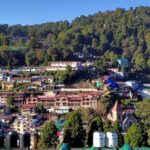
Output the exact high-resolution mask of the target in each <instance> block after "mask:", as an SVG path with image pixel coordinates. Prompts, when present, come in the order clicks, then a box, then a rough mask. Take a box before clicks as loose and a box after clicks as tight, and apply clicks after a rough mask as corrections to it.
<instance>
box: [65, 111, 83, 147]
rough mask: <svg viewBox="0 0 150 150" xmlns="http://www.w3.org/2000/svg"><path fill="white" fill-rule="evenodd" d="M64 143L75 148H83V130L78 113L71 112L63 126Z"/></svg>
mask: <svg viewBox="0 0 150 150" xmlns="http://www.w3.org/2000/svg"><path fill="white" fill-rule="evenodd" d="M64 142H65V143H69V144H70V146H71V147H75V148H76V147H83V146H84V142H85V130H84V129H83V124H82V120H81V114H80V112H79V111H74V112H72V113H71V114H70V116H69V117H68V120H67V121H66V123H65V125H64Z"/></svg>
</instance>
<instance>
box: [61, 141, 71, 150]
mask: <svg viewBox="0 0 150 150" xmlns="http://www.w3.org/2000/svg"><path fill="white" fill-rule="evenodd" d="M59 150H71V148H70V146H69V144H68V143H63V144H62V145H61V147H60V149H59Z"/></svg>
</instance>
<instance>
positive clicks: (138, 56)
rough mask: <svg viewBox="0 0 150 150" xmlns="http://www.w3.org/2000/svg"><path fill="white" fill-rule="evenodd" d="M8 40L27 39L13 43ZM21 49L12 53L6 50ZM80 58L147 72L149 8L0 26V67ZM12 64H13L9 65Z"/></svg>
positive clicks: (149, 30)
mask: <svg viewBox="0 0 150 150" xmlns="http://www.w3.org/2000/svg"><path fill="white" fill-rule="evenodd" d="M10 37H28V38H29V42H25V41H23V40H22V39H21V40H18V41H17V42H16V43H13V42H11V41H10ZM12 46H15V47H16V46H18V47H24V48H23V49H22V50H18V51H12V50H11V48H10V47H12ZM79 54H80V55H81V54H82V55H84V56H89V55H92V56H107V57H106V59H108V61H112V60H113V58H116V57H125V58H128V59H129V61H130V62H131V64H132V67H133V68H134V69H135V70H137V71H143V70H150V59H149V58H150V7H137V8H135V9H133V8H130V9H129V10H125V9H121V8H118V9H116V10H115V11H107V12H98V13H96V14H94V15H89V16H87V17H86V16H81V17H78V18H76V19H75V20H73V21H72V22H71V23H69V22H68V21H60V22H56V23H43V24H40V25H31V26H21V25H13V26H9V25H7V24H3V25H2V24H1V25H0V58H1V59H0V60H1V61H0V65H5V66H9V67H12V66H18V65H28V66H30V65H41V64H44V65H47V64H48V63H49V62H51V61H55V60H72V59H78V57H77V56H79ZM12 62H13V63H12Z"/></svg>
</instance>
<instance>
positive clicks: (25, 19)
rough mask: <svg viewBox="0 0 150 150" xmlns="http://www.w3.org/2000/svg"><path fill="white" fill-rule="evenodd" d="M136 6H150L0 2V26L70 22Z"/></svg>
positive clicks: (113, 0)
mask: <svg viewBox="0 0 150 150" xmlns="http://www.w3.org/2000/svg"><path fill="white" fill-rule="evenodd" d="M136 6H150V0H0V24H3V23H7V24H10V25H12V24H23V25H26V24H37V23H44V22H54V21H60V20H69V21H71V20H73V19H74V18H76V17H79V16H81V15H89V14H94V13H96V12H98V11H106V10H114V9H116V8H118V7H119V8H126V9H128V8H129V7H136Z"/></svg>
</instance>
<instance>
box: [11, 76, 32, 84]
mask: <svg viewBox="0 0 150 150" xmlns="http://www.w3.org/2000/svg"><path fill="white" fill-rule="evenodd" d="M11 81H13V82H16V83H18V84H19V83H20V84H22V83H31V78H30V77H23V78H21V77H20V78H19V77H16V78H12V79H11Z"/></svg>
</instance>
